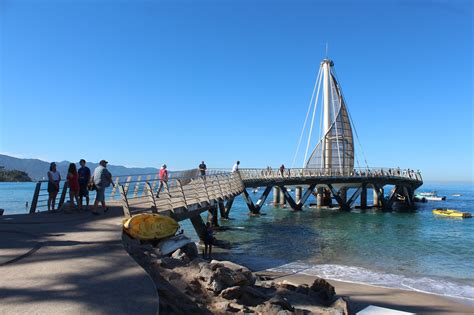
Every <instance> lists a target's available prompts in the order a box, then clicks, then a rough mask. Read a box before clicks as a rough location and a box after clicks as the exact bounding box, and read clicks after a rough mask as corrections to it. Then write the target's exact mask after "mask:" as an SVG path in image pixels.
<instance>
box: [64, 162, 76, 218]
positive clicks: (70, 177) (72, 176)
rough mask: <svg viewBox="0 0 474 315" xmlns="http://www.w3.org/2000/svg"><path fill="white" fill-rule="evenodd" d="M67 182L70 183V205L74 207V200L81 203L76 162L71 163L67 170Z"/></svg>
mask: <svg viewBox="0 0 474 315" xmlns="http://www.w3.org/2000/svg"><path fill="white" fill-rule="evenodd" d="M67 183H68V184H69V202H70V203H69V205H70V208H71V209H72V208H74V207H75V205H74V200H76V202H77V203H79V175H77V168H76V164H74V163H71V164H69V169H68V171H67Z"/></svg>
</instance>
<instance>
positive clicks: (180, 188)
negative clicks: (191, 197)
mask: <svg viewBox="0 0 474 315" xmlns="http://www.w3.org/2000/svg"><path fill="white" fill-rule="evenodd" d="M176 185H177V186H178V187H179V190H180V191H181V198H183V201H184V205H185V208H186V209H187V208H188V203H187V202H186V196H185V195H184V190H183V185H181V180H179V179H177V180H176Z"/></svg>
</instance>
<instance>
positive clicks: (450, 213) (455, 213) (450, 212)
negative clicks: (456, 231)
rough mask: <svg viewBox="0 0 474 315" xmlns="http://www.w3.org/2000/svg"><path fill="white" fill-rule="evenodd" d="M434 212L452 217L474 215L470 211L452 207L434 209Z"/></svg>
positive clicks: (469, 216)
mask: <svg viewBox="0 0 474 315" xmlns="http://www.w3.org/2000/svg"><path fill="white" fill-rule="evenodd" d="M433 214H436V215H440V216H444V217H451V218H471V217H472V215H471V214H470V213H469V212H461V211H457V210H452V209H434V210H433Z"/></svg>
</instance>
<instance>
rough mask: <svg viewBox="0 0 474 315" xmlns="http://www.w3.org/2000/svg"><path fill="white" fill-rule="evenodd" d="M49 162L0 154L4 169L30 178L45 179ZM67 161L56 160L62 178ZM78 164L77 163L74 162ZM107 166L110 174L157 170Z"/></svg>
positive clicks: (152, 168) (155, 169)
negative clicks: (22, 173) (15, 171)
mask: <svg viewBox="0 0 474 315" xmlns="http://www.w3.org/2000/svg"><path fill="white" fill-rule="evenodd" d="M49 163H50V162H46V161H41V160H38V159H20V158H16V157H12V156H8V155H3V154H0V166H3V167H5V169H6V170H18V171H22V172H25V173H27V174H28V176H29V177H31V179H32V180H41V179H46V173H47V172H48V170H49ZM69 163H70V162H68V161H62V162H56V165H57V168H58V171H59V172H60V173H61V175H62V176H63V178H65V177H66V174H67V169H68V167H69ZM76 165H77V166H79V164H78V163H76ZM97 165H98V163H91V162H87V166H88V167H89V168H90V169H91V170H94V168H96V167H97ZM107 168H108V169H109V170H110V172H111V173H112V175H114V176H119V175H135V174H149V173H156V172H158V169H157V168H154V167H144V168H141V167H125V166H120V165H110V164H109V165H108V166H107Z"/></svg>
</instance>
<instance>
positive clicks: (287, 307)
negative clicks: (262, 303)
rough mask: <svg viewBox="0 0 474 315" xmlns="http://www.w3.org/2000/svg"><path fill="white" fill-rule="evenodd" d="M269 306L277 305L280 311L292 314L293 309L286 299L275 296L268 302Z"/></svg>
mask: <svg viewBox="0 0 474 315" xmlns="http://www.w3.org/2000/svg"><path fill="white" fill-rule="evenodd" d="M268 302H270V303H271V304H275V305H279V306H281V308H282V309H284V310H287V311H290V312H293V311H294V310H295V308H294V307H293V306H292V305H291V304H290V302H288V300H287V299H285V298H284V297H282V296H281V295H278V294H277V295H275V296H274V297H272V298H271V299H270V300H268Z"/></svg>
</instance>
